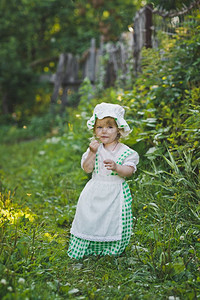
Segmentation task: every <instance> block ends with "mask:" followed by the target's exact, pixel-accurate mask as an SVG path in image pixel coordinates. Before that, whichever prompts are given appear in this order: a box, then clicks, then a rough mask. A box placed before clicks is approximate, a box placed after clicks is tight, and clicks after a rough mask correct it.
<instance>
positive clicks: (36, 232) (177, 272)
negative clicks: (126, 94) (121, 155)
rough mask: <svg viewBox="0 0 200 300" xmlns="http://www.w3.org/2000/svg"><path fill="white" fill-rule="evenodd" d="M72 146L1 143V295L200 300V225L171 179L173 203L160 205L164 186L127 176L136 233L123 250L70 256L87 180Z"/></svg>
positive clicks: (55, 141)
mask: <svg viewBox="0 0 200 300" xmlns="http://www.w3.org/2000/svg"><path fill="white" fill-rule="evenodd" d="M69 145H70V143H69V144H68V143H67V142H66V139H65V138H56V137H54V138H50V139H39V140H35V141H30V142H21V143H18V144H13V145H1V146H0V157H1V162H0V174H1V202H0V205H1V210H2V212H3V214H2V215H1V231H0V237H1V248H0V251H1V258H0V274H1V276H0V282H1V283H0V295H1V299H20V300H21V299H150V298H152V299H177V298H175V297H179V298H180V299H197V298H198V291H199V289H198V283H199V281H200V278H199V277H198V275H197V272H198V270H197V265H198V257H197V256H198V255H197V250H198V249H199V248H197V243H196V242H197V229H198V228H199V227H198V226H197V224H196V223H195V224H192V223H191V224H190V225H189V226H188V223H187V222H186V221H185V223H183V216H182V212H181V211H179V210H178V208H177V207H176V208H175V209H174V208H173V207H175V206H176V204H175V203H176V200H175V197H178V196H176V195H174V190H173V186H172V187H170V184H173V182H171V183H170V182H168V183H164V182H163V183H162V185H163V186H164V185H166V184H168V189H169V190H172V193H173V197H174V198H173V199H174V200H172V199H171V201H169V203H170V204H171V202H173V201H174V203H173V205H172V206H166V204H164V203H160V204H158V203H159V202H160V201H161V198H162V199H163V192H162V189H161V188H157V191H156V194H155V187H154V188H152V185H151V184H150V185H151V186H150V185H147V181H148V180H149V178H150V177H145V176H150V175H144V174H142V173H141V172H140V171H139V175H138V177H134V178H133V180H132V179H131V180H130V182H129V184H130V186H131V189H132V191H135V197H134V206H133V211H134V232H133V236H132V239H131V243H130V245H129V246H128V248H127V250H126V253H125V254H124V255H123V256H121V257H116V258H115V257H101V258H97V257H88V258H84V259H82V260H80V261H76V260H71V259H70V258H69V257H68V256H67V248H68V242H69V229H70V225H71V222H72V220H73V216H74V213H75V205H76V202H77V198H78V195H79V193H80V191H81V189H82V187H83V186H84V184H85V182H86V181H87V175H85V174H84V172H83V171H82V170H80V166H79V165H80V157H81V154H80V151H78V150H77V153H76V151H74V153H73V155H72V152H71V151H70V149H71V146H70V147H69ZM68 147H69V148H68ZM135 176H137V175H135ZM142 181H143V182H142ZM158 184H159V181H158V180H157V185H158ZM165 188H166V187H165ZM147 190H148V192H147ZM144 193H145V196H146V198H147V199H144ZM170 193H171V192H170ZM162 201H163V200H162ZM165 201H166V200H165V199H164V202H165ZM156 203H157V204H156ZM161 204H162V205H161ZM178 205H179V206H180V204H178ZM169 208H170V209H171V213H172V211H173V213H174V214H173V215H172V214H171V215H170V214H169V211H167V209H169ZM181 209H182V210H184V209H185V208H183V207H182V208H181ZM169 224H171V225H170V226H171V227H169ZM187 226H188V227H187ZM186 227H187V234H183V232H185V230H186ZM195 232H196V233H195ZM181 236H182V237H181ZM194 236H195V237H194ZM180 237H181V238H180ZM191 243H192V244H191ZM195 245H196V247H195ZM169 256H170V257H169ZM170 296H171V297H172V296H173V297H174V298H169V297H170Z"/></svg>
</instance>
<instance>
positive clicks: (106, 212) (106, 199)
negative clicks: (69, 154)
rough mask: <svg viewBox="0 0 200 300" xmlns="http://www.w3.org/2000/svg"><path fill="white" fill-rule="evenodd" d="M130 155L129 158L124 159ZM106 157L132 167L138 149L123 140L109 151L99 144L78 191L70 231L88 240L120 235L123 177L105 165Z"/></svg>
mask: <svg viewBox="0 0 200 300" xmlns="http://www.w3.org/2000/svg"><path fill="white" fill-rule="evenodd" d="M87 153H88V152H86V156H87ZM84 156H85V154H84V155H83V157H84ZM86 156H85V157H86ZM129 157H130V158H131V159H130V161H128V162H127V160H128V159H129ZM108 158H110V159H113V160H114V161H115V162H116V163H118V164H122V162H124V161H125V163H126V165H130V166H134V168H135V169H136V164H137V162H138V154H137V152H135V151H133V150H132V149H130V148H128V147H127V146H125V145H123V144H120V147H119V148H118V149H116V151H115V152H108V151H107V150H105V149H104V147H103V146H102V145H101V146H100V147H99V149H98V153H97V155H96V161H95V169H94V171H93V175H92V179H91V180H89V182H88V183H87V184H86V186H85V187H84V189H83V191H82V193H81V194H80V197H79V200H78V204H77V208H76V214H75V217H74V220H73V223H72V227H71V231H70V232H71V234H73V235H74V236H76V237H78V238H81V239H85V240H89V241H117V240H121V238H122V204H123V202H124V194H123V185H122V184H123V182H124V181H125V180H124V178H122V177H120V176H118V175H117V174H116V173H115V172H112V171H110V170H107V169H106V168H105V166H104V163H103V161H104V159H108ZM125 159H126V160H125Z"/></svg>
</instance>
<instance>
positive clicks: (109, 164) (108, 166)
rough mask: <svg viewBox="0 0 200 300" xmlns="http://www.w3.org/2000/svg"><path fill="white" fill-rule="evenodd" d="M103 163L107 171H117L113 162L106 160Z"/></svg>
mask: <svg viewBox="0 0 200 300" xmlns="http://www.w3.org/2000/svg"><path fill="white" fill-rule="evenodd" d="M103 163H104V165H105V168H106V169H107V170H112V171H116V169H117V164H116V163H115V162H114V161H113V160H111V159H106V160H104V162H103Z"/></svg>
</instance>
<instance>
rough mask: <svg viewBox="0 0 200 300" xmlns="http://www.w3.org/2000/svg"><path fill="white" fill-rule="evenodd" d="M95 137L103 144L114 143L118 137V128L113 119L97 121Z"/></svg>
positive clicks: (107, 118)
mask: <svg viewBox="0 0 200 300" xmlns="http://www.w3.org/2000/svg"><path fill="white" fill-rule="evenodd" d="M94 131H95V134H96V137H97V138H98V139H99V140H100V141H101V142H102V143H103V144H104V145H109V144H112V143H116V141H117V136H118V127H117V124H116V122H115V120H114V119H113V118H110V117H106V118H104V119H101V120H100V119H97V120H96V124H95V130H94Z"/></svg>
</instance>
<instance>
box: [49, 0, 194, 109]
mask: <svg viewBox="0 0 200 300" xmlns="http://www.w3.org/2000/svg"><path fill="white" fill-rule="evenodd" d="M199 5H200V1H194V2H193V3H192V4H191V5H190V6H189V7H183V9H182V10H179V11H170V12H167V11H163V10H158V9H155V10H154V9H153V8H152V6H151V5H146V6H145V7H143V8H142V9H140V10H139V11H138V12H137V13H136V15H135V17H134V20H133V24H134V25H133V33H132V32H127V33H124V34H123V35H122V37H121V39H120V41H118V42H117V43H115V44H114V43H106V44H105V45H104V44H103V42H101V43H100V47H99V49H97V48H96V42H95V39H92V40H91V46H90V49H88V51H86V52H85V53H84V54H83V56H82V57H78V56H74V55H72V54H70V53H62V54H61V55H60V57H59V61H58V65H57V71H56V74H54V75H53V76H52V77H51V82H52V83H53V84H54V90H53V94H52V97H51V104H52V107H53V106H54V105H53V104H55V103H56V102H57V99H58V95H59V94H61V102H62V107H64V106H66V105H67V104H68V96H69V94H70V93H71V91H78V89H79V86H80V84H81V83H82V82H83V80H84V78H86V77H87V78H89V80H90V81H91V83H92V84H94V85H95V84H97V83H99V82H100V83H101V84H102V86H104V87H108V86H112V85H114V83H115V82H116V80H120V81H121V82H122V83H125V82H127V80H129V79H130V78H129V77H130V74H131V72H130V69H132V70H133V71H132V73H133V74H134V76H137V73H138V72H140V71H141V67H140V61H141V50H142V48H143V47H146V48H151V47H156V46H157V42H156V38H155V36H156V35H155V33H156V31H157V30H158V29H159V30H160V29H161V30H163V31H165V32H167V33H168V34H172V33H174V26H176V25H180V21H182V20H183V19H184V16H185V15H186V14H188V12H189V11H191V10H192V9H193V8H196V7H198V6H199ZM173 21H174V24H173ZM105 58H106V59H105Z"/></svg>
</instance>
